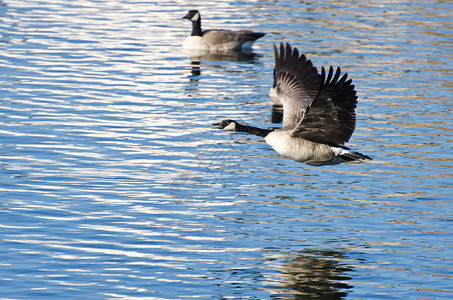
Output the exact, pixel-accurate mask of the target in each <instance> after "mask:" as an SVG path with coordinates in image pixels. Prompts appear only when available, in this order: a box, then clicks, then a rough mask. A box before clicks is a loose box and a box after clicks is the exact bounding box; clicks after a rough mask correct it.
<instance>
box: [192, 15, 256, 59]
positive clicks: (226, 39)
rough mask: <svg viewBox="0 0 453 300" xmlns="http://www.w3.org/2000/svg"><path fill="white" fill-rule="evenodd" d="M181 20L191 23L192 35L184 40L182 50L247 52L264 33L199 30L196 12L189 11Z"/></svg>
mask: <svg viewBox="0 0 453 300" xmlns="http://www.w3.org/2000/svg"><path fill="white" fill-rule="evenodd" d="M183 19H188V20H190V21H192V33H191V34H190V36H189V37H188V38H187V39H186V40H185V42H184V44H183V48H185V49H200V50H215V51H229V50H249V49H250V48H251V47H252V45H253V43H254V42H255V41H256V40H257V39H259V38H260V37H263V36H264V35H265V33H262V32H253V31H251V30H239V31H231V30H224V29H211V30H204V31H202V30H201V16H200V13H199V12H198V10H189V12H188V13H187V15H185V16H184V17H183Z"/></svg>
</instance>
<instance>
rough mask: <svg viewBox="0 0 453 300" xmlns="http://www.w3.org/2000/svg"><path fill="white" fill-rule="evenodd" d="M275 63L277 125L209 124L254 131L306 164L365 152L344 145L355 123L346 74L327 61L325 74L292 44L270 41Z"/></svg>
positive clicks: (333, 161)
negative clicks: (280, 120) (280, 118)
mask: <svg viewBox="0 0 453 300" xmlns="http://www.w3.org/2000/svg"><path fill="white" fill-rule="evenodd" d="M274 53H275V68H274V87H273V91H272V94H273V95H274V96H276V97H278V99H279V100H280V102H281V103H282V105H283V126H282V128H281V129H275V130H270V129H262V128H257V127H252V126H246V125H241V124H239V123H238V122H236V121H233V120H223V121H222V122H220V123H217V124H214V125H215V126H216V127H217V128H221V129H224V130H230V131H240V132H248V133H251V134H255V135H258V136H261V137H263V138H264V140H265V141H266V143H268V144H269V145H270V146H271V147H272V148H274V150H275V151H277V152H278V153H280V154H281V155H283V156H286V157H288V158H291V159H293V160H296V161H299V162H303V163H306V164H309V165H315V166H320V165H327V164H338V163H342V162H346V161H353V160H369V159H371V158H370V157H368V156H366V155H364V154H361V153H359V152H355V151H352V150H351V149H349V148H347V147H345V146H344V143H346V142H347V141H348V140H349V138H350V137H351V135H352V133H353V131H354V128H355V112H354V109H355V107H356V105H357V96H356V91H355V90H354V85H352V84H351V82H352V81H351V79H349V80H346V79H347V76H348V74H344V75H343V76H342V77H341V78H340V75H341V70H340V68H337V70H336V71H335V72H334V69H333V68H332V67H330V69H329V72H328V74H327V78H326V71H325V69H324V67H323V68H322V69H321V74H319V73H318V70H317V69H316V68H315V67H314V66H313V64H312V62H311V61H310V60H307V58H306V57H305V55H304V54H301V55H299V51H298V50H297V48H294V49H292V47H291V45H290V44H289V43H287V44H286V47H285V46H284V45H283V43H281V44H280V53H279V51H278V49H277V47H276V46H275V45H274Z"/></svg>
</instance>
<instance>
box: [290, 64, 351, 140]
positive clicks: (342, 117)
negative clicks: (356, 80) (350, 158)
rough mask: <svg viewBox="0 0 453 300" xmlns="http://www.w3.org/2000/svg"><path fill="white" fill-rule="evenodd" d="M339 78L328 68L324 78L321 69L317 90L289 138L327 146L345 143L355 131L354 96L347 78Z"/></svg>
mask: <svg viewBox="0 0 453 300" xmlns="http://www.w3.org/2000/svg"><path fill="white" fill-rule="evenodd" d="M340 76H341V69H340V68H339V67H338V68H337V69H336V71H335V73H334V69H333V68H332V67H330V68H329V73H328V74H327V78H326V71H325V69H324V67H323V68H322V70H321V77H322V86H321V89H320V90H319V93H318V95H317V96H316V98H315V99H314V100H313V102H312V103H311V105H310V107H309V108H308V109H307V111H306V113H305V116H304V118H303V120H301V121H300V122H299V124H298V125H297V127H296V128H295V129H294V131H293V136H297V137H301V138H304V139H307V140H310V141H312V142H317V143H323V144H329V145H342V144H344V143H346V142H347V141H349V138H350V137H351V135H352V133H353V132H354V129H355V121H356V118H355V111H354V110H355V108H356V106H357V95H356V91H355V89H354V85H353V84H352V80H351V79H349V80H347V77H348V74H344V75H343V76H342V77H341V78H340Z"/></svg>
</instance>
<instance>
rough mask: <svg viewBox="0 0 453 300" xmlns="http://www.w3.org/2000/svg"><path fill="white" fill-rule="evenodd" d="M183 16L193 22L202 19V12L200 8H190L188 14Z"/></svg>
mask: <svg viewBox="0 0 453 300" xmlns="http://www.w3.org/2000/svg"><path fill="white" fill-rule="evenodd" d="M182 18H183V19H187V20H190V21H192V22H197V21H198V20H200V13H199V12H198V10H195V9H194V10H189V12H188V13H187V15H185V16H184V17H182Z"/></svg>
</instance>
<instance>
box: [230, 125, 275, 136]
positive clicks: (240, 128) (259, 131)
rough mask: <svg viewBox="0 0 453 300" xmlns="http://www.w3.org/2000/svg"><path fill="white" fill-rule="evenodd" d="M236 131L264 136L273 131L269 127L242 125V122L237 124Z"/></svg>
mask: <svg viewBox="0 0 453 300" xmlns="http://www.w3.org/2000/svg"><path fill="white" fill-rule="evenodd" d="M236 131H240V132H247V133H251V134H254V135H258V136H260V137H263V138H264V137H266V136H267V135H268V134H269V133H271V132H272V130H269V129H262V128H258V127H253V126H247V125H241V124H237V125H236Z"/></svg>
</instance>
